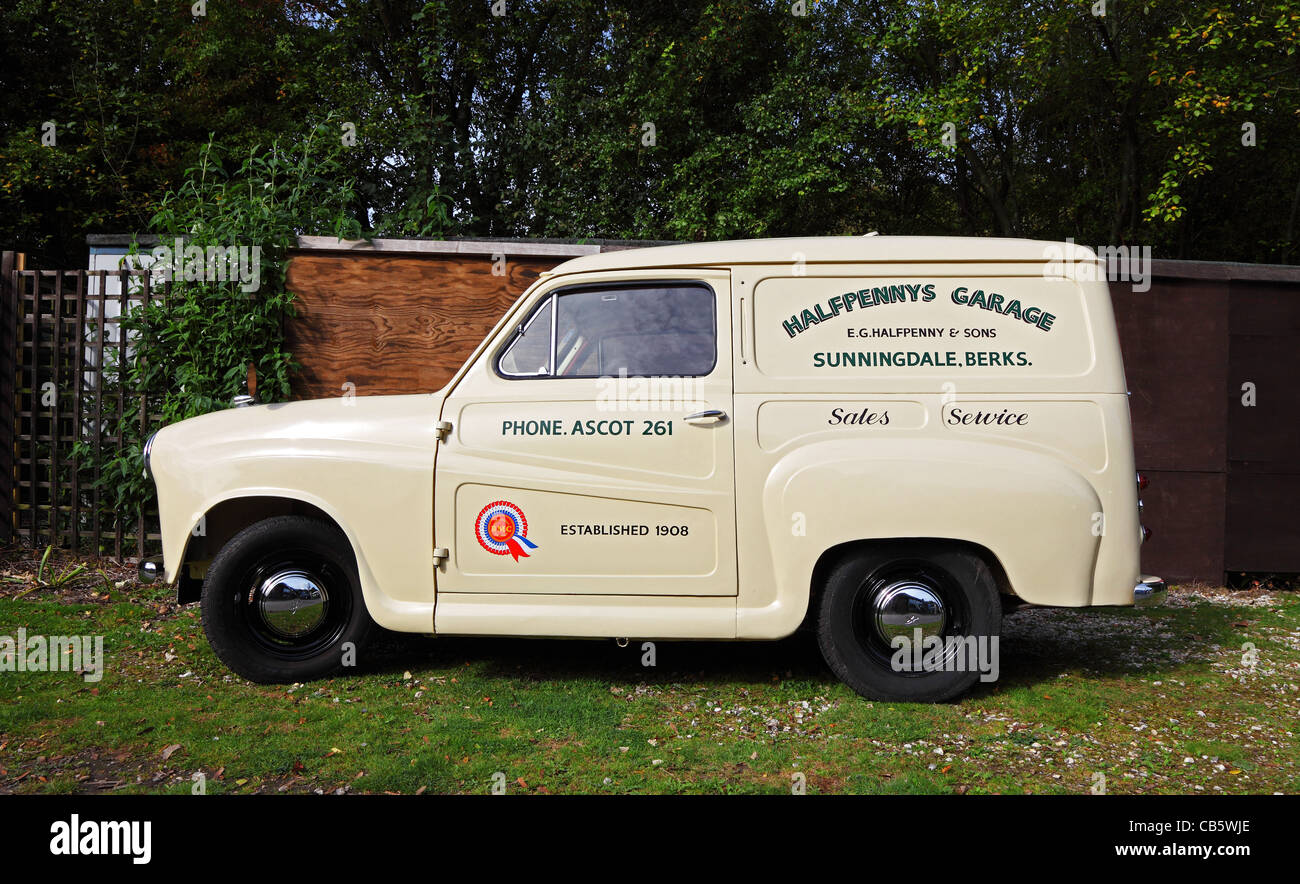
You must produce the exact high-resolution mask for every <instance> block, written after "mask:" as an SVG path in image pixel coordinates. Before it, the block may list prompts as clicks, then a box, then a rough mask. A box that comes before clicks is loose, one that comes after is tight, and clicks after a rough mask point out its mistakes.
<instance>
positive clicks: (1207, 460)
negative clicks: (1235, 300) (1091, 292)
mask: <svg viewBox="0 0 1300 884" xmlns="http://www.w3.org/2000/svg"><path fill="white" fill-rule="evenodd" d="M1110 289H1111V301H1112V303H1113V304H1114V307H1115V322H1116V325H1117V326H1118V328H1119V340H1120V347H1121V349H1122V350H1123V353H1124V371H1125V377H1126V378H1127V380H1128V388H1129V390H1130V392H1131V393H1132V394H1133V395H1132V396H1131V397H1130V399H1129V405H1130V409H1131V413H1132V416H1133V449H1134V454H1135V455H1136V457H1137V464H1138V467H1139V469H1145V470H1210V471H1222V470H1223V469H1225V466H1226V463H1227V401H1228V391H1227V378H1226V374H1225V372H1224V370H1223V367H1224V365H1226V364H1227V361H1228V289H1227V286H1226V284H1224V283H1222V282H1215V281H1203V280H1186V279H1157V280H1155V282H1154V284H1153V286H1152V288H1151V291H1149V292H1134V291H1133V290H1132V286H1131V285H1129V284H1126V283H1111V287H1110Z"/></svg>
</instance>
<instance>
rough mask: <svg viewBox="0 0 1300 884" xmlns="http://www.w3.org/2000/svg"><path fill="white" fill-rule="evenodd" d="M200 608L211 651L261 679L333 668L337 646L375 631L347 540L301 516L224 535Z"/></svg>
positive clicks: (302, 677) (339, 653)
mask: <svg viewBox="0 0 1300 884" xmlns="http://www.w3.org/2000/svg"><path fill="white" fill-rule="evenodd" d="M201 608H202V611H203V631H204V632H205V633H207V636H208V643H209V644H211V645H212V650H214V651H215V652H216V654H217V656H218V657H220V658H221V661H222V662H223V663H225V664H226V665H227V666H229V667H230V668H231V669H233V670H234V671H235V672H237V673H239V674H240V675H242V676H244V677H245V678H247V679H249V680H250V681H255V682H260V683H262V684H282V683H287V682H302V681H309V680H311V679H315V678H321V677H323V676H326V675H330V674H332V673H334V672H337V671H338V670H339V669H341V668H342V667H343V662H344V652H345V648H344V645H345V644H347V643H351V648H354V649H355V650H356V651H357V652H360V650H361V648H362V647H363V646H364V645H365V643H366V641H367V640H368V639H369V638H370V637H371V635H372V634H373V633H374V632H375V631H376V630H377V629H378V627H377V626H376V625H375V622H374V621H373V620H372V619H371V618H370V613H369V612H368V611H367V610H366V603H365V600H364V599H363V598H362V595H361V581H360V579H359V578H358V576H357V566H356V560H355V558H354V557H353V555H352V547H351V544H349V543H348V540H347V538H346V537H345V536H344V534H343V532H341V531H340V530H339V529H338V528H336V527H334V526H333V525H330V524H327V523H325V522H321V521H319V520H316V519H310V518H307V517H305V516H275V517H273V518H270V519H266V520H264V521H261V522H258V523H257V524H255V525H250V526H249V527H247V528H245V529H244V530H243V531H240V532H239V533H238V534H236V535H235V536H234V537H233V538H231V540H230V541H229V542H228V543H227V544H226V545H225V546H223V547H222V548H221V551H220V552H219V553H217V557H216V558H215V559H214V560H213V561H212V564H211V566H210V567H209V568H208V575H207V578H206V579H205V580H204V582H203V595H202V600H201Z"/></svg>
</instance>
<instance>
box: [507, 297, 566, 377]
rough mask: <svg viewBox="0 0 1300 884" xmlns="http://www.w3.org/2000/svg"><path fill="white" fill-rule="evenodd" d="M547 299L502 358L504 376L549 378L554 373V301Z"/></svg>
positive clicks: (517, 333) (516, 335)
mask: <svg viewBox="0 0 1300 884" xmlns="http://www.w3.org/2000/svg"><path fill="white" fill-rule="evenodd" d="M552 300H554V299H552V298H547V299H546V301H545V302H544V303H543V304H542V306H541V307H540V308H539V309H538V310H535V311H533V315H532V317H531V318H530V319H528V321H527V322H526V323H525V324H524V326H523V327H522V328H521V329H520V330H519V331H518V332H516V333H515V337H514V340H512V341H511V342H510V343H509V344H508V345H507V346H506V349H505V352H504V353H502V354H501V361H500V362H499V363H497V364H498V366H499V367H500V369H501V373H502V374H504V375H511V376H514V377H545V376H547V375H549V374H550V373H551V301H552Z"/></svg>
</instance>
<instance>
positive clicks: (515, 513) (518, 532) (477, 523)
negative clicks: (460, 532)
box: [474, 500, 537, 562]
mask: <svg viewBox="0 0 1300 884" xmlns="http://www.w3.org/2000/svg"><path fill="white" fill-rule="evenodd" d="M474 536H475V537H477V538H478V545H479V546H481V547H483V548H484V549H485V550H487V551H488V552H490V553H492V555H494V556H504V555H510V556H513V557H514V560H515V561H516V562H517V561H519V557H520V556H523V557H524V558H527V557H528V552H527V550H526V549H525V547H527V549H537V544H535V543H533V542H532V541H531V540H529V539H528V520H527V519H526V518H524V511H523V510H521V509H520V508H519V507H517V506H515V505H514V504H513V503H511V502H510V501H508V500H494V501H492V502H491V503H489V504H488V505H487V506H485V507H483V509H481V510H479V514H478V518H477V519H475V520H474Z"/></svg>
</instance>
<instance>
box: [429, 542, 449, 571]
mask: <svg viewBox="0 0 1300 884" xmlns="http://www.w3.org/2000/svg"><path fill="white" fill-rule="evenodd" d="M450 555H451V550H449V549H447V547H445V546H435V547H434V548H433V567H435V568H436V567H438V566H439V565H441V564H442V563H443V562H445V561H447V557H448V556H450Z"/></svg>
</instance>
